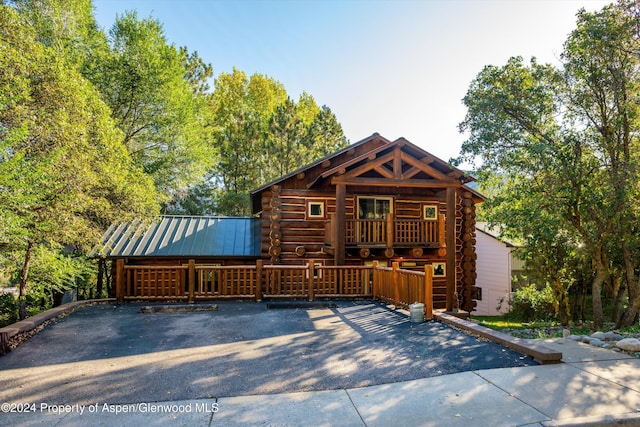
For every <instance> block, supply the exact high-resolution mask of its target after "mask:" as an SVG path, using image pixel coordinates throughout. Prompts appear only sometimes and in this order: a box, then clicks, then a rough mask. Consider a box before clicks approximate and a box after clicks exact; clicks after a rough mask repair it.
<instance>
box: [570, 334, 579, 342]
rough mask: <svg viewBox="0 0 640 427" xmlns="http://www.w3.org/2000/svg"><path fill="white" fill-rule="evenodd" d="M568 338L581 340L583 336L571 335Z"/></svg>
mask: <svg viewBox="0 0 640 427" xmlns="http://www.w3.org/2000/svg"><path fill="white" fill-rule="evenodd" d="M567 338H569V339H570V340H574V341H580V339H581V338H582V337H581V336H580V335H569V336H568V337H567Z"/></svg>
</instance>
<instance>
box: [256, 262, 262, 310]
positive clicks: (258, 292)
mask: <svg viewBox="0 0 640 427" xmlns="http://www.w3.org/2000/svg"><path fill="white" fill-rule="evenodd" d="M262 263H263V261H262V260H261V259H259V260H257V261H256V301H262Z"/></svg>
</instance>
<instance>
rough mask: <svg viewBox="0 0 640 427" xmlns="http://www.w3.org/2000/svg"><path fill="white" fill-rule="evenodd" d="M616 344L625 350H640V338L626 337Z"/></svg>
mask: <svg viewBox="0 0 640 427" xmlns="http://www.w3.org/2000/svg"><path fill="white" fill-rule="evenodd" d="M616 345H617V346H618V347H619V348H621V349H622V350H624V351H640V340H638V339H637V338H624V339H621V340H620V341H618V342H617V343H616Z"/></svg>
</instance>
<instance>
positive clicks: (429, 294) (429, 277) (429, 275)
mask: <svg viewBox="0 0 640 427" xmlns="http://www.w3.org/2000/svg"><path fill="white" fill-rule="evenodd" d="M424 318H425V319H426V320H431V319H433V265H431V264H427V265H425V266H424Z"/></svg>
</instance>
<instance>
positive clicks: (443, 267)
mask: <svg viewBox="0 0 640 427" xmlns="http://www.w3.org/2000/svg"><path fill="white" fill-rule="evenodd" d="M432 265H433V277H446V275H447V264H446V263H444V262H434V263H433V264H432Z"/></svg>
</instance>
